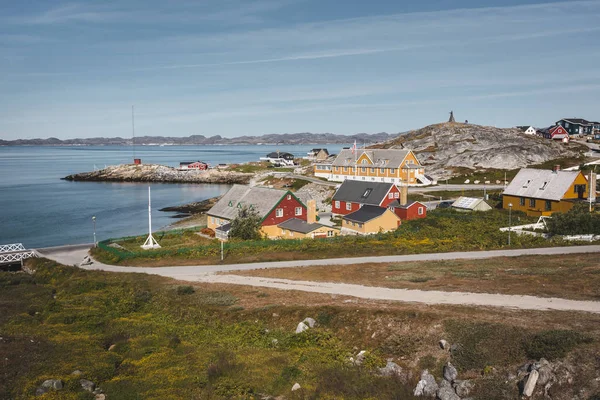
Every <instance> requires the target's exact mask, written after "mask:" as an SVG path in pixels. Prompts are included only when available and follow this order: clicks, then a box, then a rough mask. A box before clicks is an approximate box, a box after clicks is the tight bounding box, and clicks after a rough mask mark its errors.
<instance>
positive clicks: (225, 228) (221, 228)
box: [215, 223, 231, 233]
mask: <svg viewBox="0 0 600 400" xmlns="http://www.w3.org/2000/svg"><path fill="white" fill-rule="evenodd" d="M215 230H216V231H221V232H225V233H227V232H229V231H230V230H231V223H227V224H225V225H221V226H217V228H216V229H215Z"/></svg>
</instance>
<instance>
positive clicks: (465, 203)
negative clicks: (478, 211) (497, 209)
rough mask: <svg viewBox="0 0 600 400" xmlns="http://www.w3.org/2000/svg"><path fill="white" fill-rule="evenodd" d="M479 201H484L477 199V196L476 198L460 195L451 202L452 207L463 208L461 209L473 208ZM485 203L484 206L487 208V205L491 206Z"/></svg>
mask: <svg viewBox="0 0 600 400" xmlns="http://www.w3.org/2000/svg"><path fill="white" fill-rule="evenodd" d="M481 203H485V201H484V200H483V199H479V198H476V197H465V196H460V197H459V198H458V199H456V200H455V201H454V203H452V207H453V208H460V209H463V210H474V209H475V208H477V206H479V205H480V204H481ZM485 205H486V207H485V208H487V207H489V208H492V207H490V206H489V205H488V204H487V203H485Z"/></svg>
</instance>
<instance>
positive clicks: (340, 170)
mask: <svg viewBox="0 0 600 400" xmlns="http://www.w3.org/2000/svg"><path fill="white" fill-rule="evenodd" d="M314 171H315V176H317V177H322V178H326V179H327V180H330V181H335V182H343V181H345V180H346V179H348V180H355V181H371V182H391V183H395V184H400V183H408V184H409V185H419V184H425V185H428V184H431V183H432V182H431V180H430V179H429V178H427V177H426V176H425V175H424V169H423V166H422V165H421V163H420V162H419V160H417V157H416V156H415V155H414V154H413V152H412V151H410V150H397V149H344V150H342V151H341V152H340V154H338V156H337V157H336V159H335V161H333V162H332V163H326V162H324V163H317V164H315V170H314Z"/></svg>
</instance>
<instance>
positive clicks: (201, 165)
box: [179, 161, 209, 171]
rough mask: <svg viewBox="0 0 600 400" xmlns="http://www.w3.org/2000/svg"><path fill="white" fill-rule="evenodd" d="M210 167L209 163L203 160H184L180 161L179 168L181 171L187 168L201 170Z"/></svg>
mask: <svg viewBox="0 0 600 400" xmlns="http://www.w3.org/2000/svg"><path fill="white" fill-rule="evenodd" d="M208 168H209V165H208V164H207V163H205V162H202V161H183V162H180V163H179V169H180V170H181V171H187V170H199V171H205V170H207V169H208Z"/></svg>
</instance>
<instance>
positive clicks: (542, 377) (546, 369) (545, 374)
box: [537, 365, 556, 386]
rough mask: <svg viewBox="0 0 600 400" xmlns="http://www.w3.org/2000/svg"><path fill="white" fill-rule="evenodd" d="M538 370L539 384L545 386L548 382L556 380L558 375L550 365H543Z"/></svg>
mask: <svg viewBox="0 0 600 400" xmlns="http://www.w3.org/2000/svg"><path fill="white" fill-rule="evenodd" d="M537 372H538V373H539V377H538V382H537V383H538V385H541V386H545V385H546V384H547V383H548V382H551V381H554V380H555V379H556V377H555V376H554V374H553V373H552V367H550V366H549V365H542V366H541V367H539V368H538V370H537Z"/></svg>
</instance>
